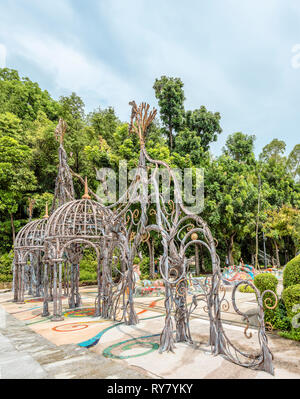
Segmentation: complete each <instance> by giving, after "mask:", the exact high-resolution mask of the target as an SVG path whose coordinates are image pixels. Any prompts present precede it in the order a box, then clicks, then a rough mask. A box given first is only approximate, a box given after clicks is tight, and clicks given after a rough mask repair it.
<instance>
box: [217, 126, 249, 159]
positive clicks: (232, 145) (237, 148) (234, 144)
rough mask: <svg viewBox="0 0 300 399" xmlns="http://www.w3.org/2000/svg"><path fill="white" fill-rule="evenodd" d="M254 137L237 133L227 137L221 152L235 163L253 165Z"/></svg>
mask: <svg viewBox="0 0 300 399" xmlns="http://www.w3.org/2000/svg"><path fill="white" fill-rule="evenodd" d="M254 141H255V136H254V135H248V134H244V133H242V132H237V133H234V134H231V135H230V136H228V138H227V140H226V144H225V147H224V148H223V152H224V154H225V155H229V156H230V157H232V158H233V159H234V160H235V161H238V162H243V163H254V160H255V156H254V153H253V149H254Z"/></svg>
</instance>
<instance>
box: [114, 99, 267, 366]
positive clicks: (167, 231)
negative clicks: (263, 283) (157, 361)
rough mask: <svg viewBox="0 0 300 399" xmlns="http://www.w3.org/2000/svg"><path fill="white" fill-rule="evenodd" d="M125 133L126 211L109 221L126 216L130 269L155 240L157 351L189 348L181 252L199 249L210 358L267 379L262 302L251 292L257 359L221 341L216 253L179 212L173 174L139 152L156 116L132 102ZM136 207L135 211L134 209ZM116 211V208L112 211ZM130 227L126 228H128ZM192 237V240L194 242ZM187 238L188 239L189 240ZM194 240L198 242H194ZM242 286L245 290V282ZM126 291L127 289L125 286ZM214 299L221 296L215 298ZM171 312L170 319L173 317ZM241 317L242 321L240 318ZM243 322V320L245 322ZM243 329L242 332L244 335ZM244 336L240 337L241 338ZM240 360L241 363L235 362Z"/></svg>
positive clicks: (195, 219) (200, 226) (204, 228)
mask: <svg viewBox="0 0 300 399" xmlns="http://www.w3.org/2000/svg"><path fill="white" fill-rule="evenodd" d="M130 104H131V105H132V114H131V123H130V129H131V130H134V131H135V132H136V133H137V135H138V137H139V140H140V146H141V148H140V157H139V164H138V168H137V171H136V174H135V177H134V179H133V183H132V184H131V186H130V187H129V189H128V190H127V192H126V193H125V195H126V197H127V198H128V201H127V202H126V205H125V206H124V205H122V204H120V203H121V202H122V201H121V200H119V201H118V203H117V204H114V205H113V206H112V207H113V208H114V213H115V217H116V216H117V217H121V216H125V215H127V220H126V222H127V242H128V249H127V250H126V253H127V254H128V262H129V263H131V264H132V262H133V256H134V255H135V254H136V253H137V251H138V248H139V246H140V245H141V243H142V242H143V241H146V240H147V239H148V238H149V237H148V236H147V235H148V234H149V233H150V231H154V232H156V233H158V234H159V236H160V237H161V244H162V247H163V254H162V256H161V257H160V264H159V269H160V274H161V275H162V277H163V279H164V282H165V308H166V317H165V326H164V329H163V331H162V334H161V338H160V351H161V352H163V351H173V350H174V347H175V341H176V342H182V341H186V342H192V338H191V333H190V326H189V318H190V314H191V311H192V310H193V309H194V308H195V307H196V306H197V296H196V295H195V296H194V297H193V302H192V303H193V306H194V307H191V308H190V309H188V306H187V266H188V263H189V261H188V258H187V256H186V251H187V249H188V248H190V247H191V246H192V245H202V246H204V247H205V248H207V249H208V251H209V253H210V257H211V262H212V277H211V283H210V285H206V286H205V287H204V292H205V295H204V297H203V298H201V299H204V300H205V301H206V306H207V310H208V315H209V321H210V339H209V343H210V345H211V348H212V352H213V353H214V354H223V355H224V356H225V357H226V358H228V359H229V360H231V361H233V362H235V363H237V364H240V365H242V366H246V367H253V368H260V369H263V370H266V371H268V372H270V373H273V366H272V354H271V352H270V350H269V348H268V345H267V337H266V334H265V325H264V319H263V306H262V299H263V296H264V294H263V295H262V296H260V294H259V293H258V291H257V290H256V295H257V298H258V304H259V309H260V311H259V312H260V313H259V321H260V327H259V335H258V336H259V343H260V346H261V351H260V353H259V354H256V355H253V354H247V353H244V352H242V351H240V350H239V349H238V348H236V347H235V346H234V345H233V344H232V342H231V341H230V340H229V338H228V337H227V335H226V333H225V331H224V329H223V325H222V321H221V310H224V309H226V307H227V303H226V301H227V300H226V299H225V294H224V293H225V290H224V288H223V287H222V275H221V270H220V260H219V257H218V255H217V252H216V245H215V240H214V238H213V236H212V234H211V231H210V229H209V227H208V225H207V224H206V222H205V221H204V220H203V219H202V218H201V217H200V216H199V215H196V214H194V213H193V212H191V211H189V210H188V209H187V208H186V207H185V206H184V202H183V199H182V195H181V188H180V186H179V183H178V180H177V177H176V175H175V172H174V171H173V170H172V169H171V168H170V167H169V165H168V164H167V163H165V162H163V161H159V160H154V159H152V158H151V157H150V156H149V154H148V153H147V150H146V148H145V139H146V134H147V128H148V126H149V125H150V124H151V122H152V121H153V119H154V117H155V114H156V110H152V111H151V112H150V113H149V114H148V111H149V105H147V104H145V103H142V104H141V105H140V106H139V107H137V105H136V103H135V102H134V101H133V102H131V103H130ZM149 165H150V166H151V165H153V166H154V173H153V174H152V177H151V179H150V180H149V179H148V175H147V166H149ZM160 167H162V168H164V170H165V171H166V172H167V174H168V176H169V179H170V182H172V183H173V197H174V198H173V200H170V201H169V203H168V204H165V202H164V198H163V195H162V193H161V191H160V187H159V181H158V174H159V168H160ZM150 184H151V185H152V188H153V193H152V198H153V197H154V208H153V207H152V206H151V201H150V199H151V198H150V196H149V195H148V187H149V186H150ZM133 204H135V206H136V209H135V211H133V212H132V210H131V209H130V207H132V205H133ZM137 204H138V206H137ZM116 205H117V207H116ZM151 215H155V223H153V224H149V223H148V220H149V217H150V216H151ZM129 222H130V223H129ZM195 234H197V237H196V238H195ZM192 235H193V238H192ZM198 235H201V236H202V237H203V238H202V239H198ZM242 283H245V284H251V283H249V282H248V281H244V282H242ZM129 288H130V290H131V289H132V286H129ZM235 292H236V291H235V290H234V291H233V296H232V302H233V307H234V309H235V311H236V312H237V313H238V314H242V312H240V311H239V310H238V308H237V305H236V301H235ZM220 293H222V294H221V295H222V296H221V297H220ZM198 299H199V298H198ZM173 312H174V315H173ZM244 316H246V315H244ZM173 317H174V322H175V327H176V335H175V338H174V333H173V326H174V322H173ZM246 318H247V316H246ZM247 328H248V325H247V327H246V330H247ZM246 330H245V335H246V336H247V334H246ZM240 357H242V359H241V358H240Z"/></svg>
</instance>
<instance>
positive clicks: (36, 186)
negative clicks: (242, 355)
mask: <svg viewBox="0 0 300 399" xmlns="http://www.w3.org/2000/svg"><path fill="white" fill-rule="evenodd" d="M153 89H154V91H155V96H156V98H157V100H158V105H159V115H160V118H158V117H157V118H156V119H155V121H154V122H153V123H152V125H151V127H150V129H149V133H148V140H147V143H146V146H147V149H148V152H149V154H150V156H151V157H152V158H155V159H161V160H164V161H166V162H168V163H169V164H170V166H172V167H176V168H186V167H202V168H204V170H205V202H204V210H203V213H202V216H203V218H204V219H205V220H206V221H207V222H208V224H209V226H210V228H211V230H212V232H213V235H214V236H215V237H216V238H217V240H218V248H217V250H218V253H219V256H220V258H221V266H224V263H225V258H226V257H227V259H228V260H229V261H230V263H231V264H233V263H234V262H237V261H238V260H239V259H240V257H241V256H242V257H243V260H244V262H248V263H250V262H251V261H253V254H255V253H256V252H257V249H258V248H259V249H262V233H263V232H264V234H265V237H266V245H267V252H268V253H270V254H271V255H272V256H274V257H275V258H276V259H277V261H278V263H281V264H283V263H285V262H286V261H287V260H288V259H290V258H292V257H293V256H294V255H295V253H296V252H297V251H299V245H300V211H299V207H300V164H299V160H300V144H297V145H295V147H294V149H293V150H292V151H291V153H290V154H288V155H286V154H285V147H286V145H285V143H284V142H283V141H280V140H278V139H276V138H274V140H272V141H271V143H269V144H268V145H266V146H265V147H264V148H263V150H262V152H261V154H260V155H259V157H258V158H257V159H256V157H255V155H254V143H255V135H252V134H251V135H249V134H245V133H242V132H235V133H233V134H231V135H230V136H229V137H228V139H227V141H226V145H225V147H224V148H223V153H222V155H220V156H218V157H216V156H213V154H211V153H210V150H209V149H210V144H211V143H212V142H214V141H216V140H217V139H218V135H219V134H220V133H221V132H222V118H221V113H219V112H211V111H209V110H207V109H206V107H205V105H203V104H199V107H198V108H197V109H195V110H186V109H185V106H184V101H185V93H184V84H183V82H182V81H181V79H180V78H173V77H167V76H162V77H160V78H159V79H156V81H155V82H154V86H153ZM128 100H131V99H128ZM59 117H62V118H63V119H64V120H65V121H66V122H67V125H68V129H67V134H66V136H65V141H64V145H65V149H66V151H67V154H68V157H69V164H70V167H71V168H72V169H73V171H74V172H76V173H78V174H80V175H81V176H87V177H88V180H89V184H90V186H91V188H92V189H94V190H97V186H98V185H99V184H100V182H99V181H97V179H96V173H95V169H98V168H101V167H109V168H113V169H114V170H115V171H116V172H117V171H118V165H119V161H120V160H123V159H125V160H127V163H128V166H129V168H132V167H135V166H137V162H138V156H139V143H138V138H137V137H136V136H135V135H133V134H129V131H128V123H125V122H122V121H120V120H119V118H118V116H117V115H116V114H115V111H114V108H113V106H111V107H108V108H106V109H102V108H101V107H99V108H97V109H96V110H94V111H93V112H91V113H88V114H86V113H85V105H84V102H83V101H82V99H81V98H80V97H79V96H77V95H76V94H75V93H72V94H71V95H70V96H62V97H60V99H59V100H58V101H57V100H54V99H53V98H51V96H50V94H49V93H48V92H47V91H45V90H42V89H41V88H40V87H39V85H38V84H37V83H34V82H32V81H31V80H30V79H29V78H22V77H20V76H19V74H18V72H17V71H15V70H11V69H7V68H5V69H0V234H1V242H0V266H1V259H7V256H8V255H7V254H8V253H9V252H10V251H11V250H12V247H13V240H14V237H15V235H16V233H17V232H18V230H19V229H20V228H21V227H22V226H23V225H24V224H25V223H27V221H28V201H29V199H32V200H33V201H34V208H33V218H37V217H40V216H42V215H43V212H44V207H45V203H46V202H49V203H50V202H51V200H52V195H53V191H54V181H55V177H56V174H57V164H58V151H57V148H58V145H59V144H58V142H57V141H56V139H55V135H54V131H55V127H56V125H57V122H58V119H59ZM74 182H75V190H76V193H77V196H78V197H79V196H80V195H81V193H82V185H81V183H79V182H78V181H77V180H75V181H74Z"/></svg>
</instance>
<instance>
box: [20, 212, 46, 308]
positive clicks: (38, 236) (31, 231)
mask: <svg viewBox="0 0 300 399" xmlns="http://www.w3.org/2000/svg"><path fill="white" fill-rule="evenodd" d="M47 220H48V211H47V208H46V214H45V216H44V218H42V219H37V220H33V221H31V222H29V223H27V224H26V225H25V226H24V227H23V228H22V229H21V230H20V231H19V232H18V234H17V236H16V239H15V245H14V301H15V302H21V303H22V302H24V291H25V287H24V284H25V266H26V265H27V263H28V262H29V263H30V265H29V279H32V275H34V277H35V289H36V292H35V294H36V296H40V294H41V290H42V280H43V277H42V257H43V254H44V238H45V230H46V224H47ZM29 285H31V281H30V284H29ZM30 291H31V290H30ZM29 293H31V292H29Z"/></svg>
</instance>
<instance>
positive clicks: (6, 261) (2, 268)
mask: <svg viewBox="0 0 300 399" xmlns="http://www.w3.org/2000/svg"><path fill="white" fill-rule="evenodd" d="M13 258H14V255H13V252H12V251H11V252H9V253H7V254H3V255H1V256H0V282H2V283H8V282H11V281H12V279H13V275H12V262H13Z"/></svg>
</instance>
